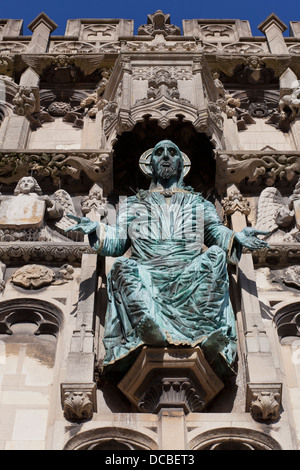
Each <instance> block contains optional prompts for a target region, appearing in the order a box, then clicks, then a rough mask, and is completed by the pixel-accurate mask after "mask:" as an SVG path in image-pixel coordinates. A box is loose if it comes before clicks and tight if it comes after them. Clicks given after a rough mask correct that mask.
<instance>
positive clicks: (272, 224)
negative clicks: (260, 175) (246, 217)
mask: <svg viewBox="0 0 300 470" xmlns="http://www.w3.org/2000/svg"><path fill="white" fill-rule="evenodd" d="M256 228H257V229H258V230H266V231H270V232H272V233H271V235H270V236H269V240H268V241H269V242H270V241H274V242H279V243H280V242H290V243H294V242H295V241H297V242H300V231H299V229H300V179H299V181H298V183H297V184H296V186H295V189H294V191H293V194H292V195H291V196H290V197H289V198H288V200H286V199H285V198H283V196H282V195H281V193H280V192H279V190H278V189H276V188H274V187H270V188H266V189H264V190H263V191H262V193H261V195H260V197H259V201H258V208H257V221H256Z"/></svg>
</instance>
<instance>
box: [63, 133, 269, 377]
mask: <svg viewBox="0 0 300 470" xmlns="http://www.w3.org/2000/svg"><path fill="white" fill-rule="evenodd" d="M142 157H143V158H142V159H141V163H140V166H141V168H143V169H144V171H145V172H146V173H148V174H149V175H150V176H151V177H152V181H151V185H150V188H149V190H147V191H144V190H140V191H139V192H138V193H137V194H136V195H134V196H131V197H128V198H127V199H126V200H124V201H123V202H122V203H121V204H120V208H119V213H118V218H117V223H116V225H115V226H109V225H105V224H102V223H100V224H98V223H97V222H92V221H91V220H89V219H88V218H86V217H74V216H71V217H72V218H73V219H75V220H76V222H77V224H76V225H74V226H73V227H71V230H80V231H82V232H83V233H85V234H88V235H89V240H90V244H91V246H92V247H93V248H94V249H95V250H96V252H97V253H99V254H100V255H103V256H113V257H118V258H117V259H116V261H115V263H114V264H113V267H112V269H111V272H110V273H109V276H108V282H107V292H108V307H107V314H106V320H105V334H104V339H103V341H104V345H105V349H106V355H105V358H104V363H103V367H104V371H105V370H106V371H109V370H112V368H113V367H114V370H121V371H122V370H123V371H125V370H126V369H127V368H128V367H129V366H130V365H131V363H132V360H133V358H134V357H135V355H136V353H138V352H139V350H140V348H141V347H142V346H144V345H148V346H161V347H165V346H187V347H188V346H196V345H199V346H200V347H201V348H202V350H203V352H204V355H205V356H206V358H207V360H208V361H209V363H210V364H211V366H212V368H213V369H214V370H215V372H216V373H217V374H218V375H219V376H223V375H224V374H226V373H228V372H231V371H232V366H233V363H234V360H235V356H236V330H235V318H234V313H233V310H232V306H231V303H230V299H229V280H228V273H227V263H228V262H229V263H237V262H238V261H239V259H240V256H241V253H242V249H243V247H246V248H248V249H250V250H257V249H260V248H262V247H265V246H266V245H267V243H266V242H265V241H263V240H261V239H260V238H258V237H257V235H266V234H267V232H261V231H257V230H255V229H251V228H245V229H244V230H242V231H241V232H238V233H234V232H233V231H231V230H230V229H229V228H227V227H225V226H224V225H223V224H222V223H221V221H220V219H219V217H218V214H217V212H216V210H215V207H214V205H213V204H212V203H210V202H208V201H206V200H205V199H204V198H203V197H202V195H201V194H199V193H196V192H195V191H194V190H193V189H192V188H189V187H186V186H185V185H184V183H183V177H184V175H185V173H186V171H187V169H188V163H187V160H188V159H187V157H186V155H184V154H182V153H181V151H180V150H179V148H178V147H177V146H176V145H175V144H173V143H172V142H171V141H169V140H164V141H161V142H159V143H158V144H157V145H156V146H155V148H154V149H153V151H151V152H150V153H148V157H147V158H146V157H145V155H143V156H142ZM145 168H146V170H145ZM69 230H70V229H69ZM129 247H131V256H130V258H128V257H124V256H122V255H124V253H125V252H126V251H127V249H128V248H129ZM204 248H205V249H204Z"/></svg>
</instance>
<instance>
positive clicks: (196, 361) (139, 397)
mask: <svg viewBox="0 0 300 470" xmlns="http://www.w3.org/2000/svg"><path fill="white" fill-rule="evenodd" d="M223 387H224V384H223V382H222V381H221V380H220V379H219V377H218V376H217V375H216V374H215V373H214V371H213V370H212V368H211V367H210V365H209V364H208V362H207V361H206V359H205V357H204V354H203V352H202V351H201V349H200V348H199V347H195V348H189V349H186V348H176V350H175V349H172V348H148V347H144V348H143V349H142V351H141V353H140V355H139V357H138V358H137V360H136V361H135V363H134V364H133V366H132V367H131V369H130V370H129V371H128V372H127V374H126V375H125V376H124V377H123V379H122V380H121V381H120V383H119V384H118V388H119V389H120V390H121V391H122V392H123V393H124V395H125V396H126V397H127V398H128V399H129V401H130V402H131V403H132V404H133V405H134V406H135V407H136V408H137V409H138V410H139V411H142V412H147V413H158V412H159V411H160V410H161V409H162V408H177V409H178V408H181V409H183V410H184V412H185V413H189V412H201V411H203V410H204V409H205V407H206V406H207V405H208V403H210V402H211V401H212V400H213V399H214V398H215V396H216V395H217V394H218V393H219V392H220V391H221V390H222V389H223Z"/></svg>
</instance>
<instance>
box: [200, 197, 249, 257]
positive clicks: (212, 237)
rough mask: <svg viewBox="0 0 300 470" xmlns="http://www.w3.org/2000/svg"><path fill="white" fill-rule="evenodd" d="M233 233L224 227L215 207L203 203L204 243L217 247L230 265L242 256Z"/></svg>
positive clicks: (206, 202)
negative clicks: (224, 254) (223, 252)
mask: <svg viewBox="0 0 300 470" xmlns="http://www.w3.org/2000/svg"><path fill="white" fill-rule="evenodd" d="M234 235H235V233H234V232H233V231H232V230H230V229H229V228H228V227H225V226H224V225H223V224H222V222H221V220H220V218H219V216H218V214H217V211H216V209H215V206H214V205H213V204H212V203H211V202H209V201H204V243H205V245H206V246H207V247H210V246H213V245H217V246H219V247H220V248H222V250H224V251H225V253H226V254H227V260H228V262H230V263H234V264H235V263H237V262H238V261H239V259H240V257H241V254H242V247H241V246H240V245H239V243H237V241H236V240H235V237H234Z"/></svg>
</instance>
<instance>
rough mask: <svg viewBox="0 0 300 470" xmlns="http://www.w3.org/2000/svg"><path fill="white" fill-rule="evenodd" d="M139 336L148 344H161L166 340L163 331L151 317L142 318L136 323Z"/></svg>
mask: <svg viewBox="0 0 300 470" xmlns="http://www.w3.org/2000/svg"><path fill="white" fill-rule="evenodd" d="M137 331H138V335H139V337H140V338H141V339H142V340H143V341H144V342H145V343H146V344H148V345H149V346H163V345H165V344H166V342H167V340H166V337H165V335H164V333H163V331H162V330H161V329H160V328H159V326H158V325H157V323H155V321H154V320H152V319H151V318H147V317H146V318H143V319H142V320H141V321H140V322H139V324H138V325H137Z"/></svg>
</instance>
